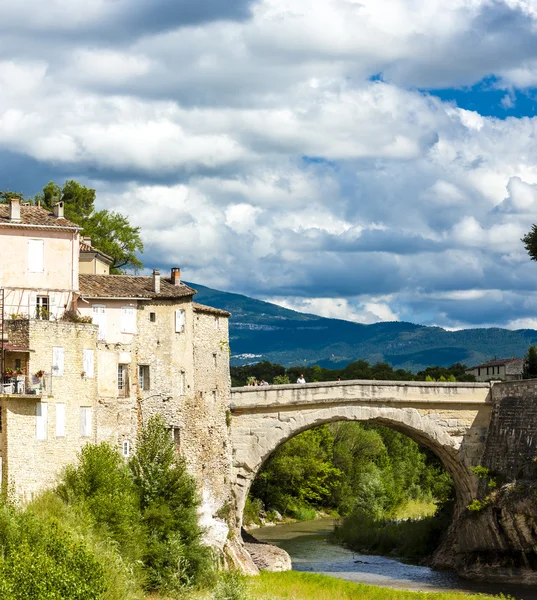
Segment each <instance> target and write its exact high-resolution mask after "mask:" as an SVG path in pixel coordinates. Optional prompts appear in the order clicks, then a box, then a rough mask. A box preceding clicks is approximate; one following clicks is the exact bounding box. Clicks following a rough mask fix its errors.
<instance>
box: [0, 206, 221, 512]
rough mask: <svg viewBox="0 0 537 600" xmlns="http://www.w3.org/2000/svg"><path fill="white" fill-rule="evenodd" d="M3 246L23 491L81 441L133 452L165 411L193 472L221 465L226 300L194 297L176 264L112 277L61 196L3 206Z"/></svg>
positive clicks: (8, 474)
mask: <svg viewBox="0 0 537 600" xmlns="http://www.w3.org/2000/svg"><path fill="white" fill-rule="evenodd" d="M0 256H2V264H1V266H0V365H1V373H2V374H3V377H2V379H1V382H2V388H1V389H0V398H1V431H0V460H1V477H2V481H3V482H5V483H9V486H10V487H11V488H12V489H13V490H14V492H15V493H16V495H17V496H19V497H21V498H23V499H27V500H28V499H30V498H32V497H33V496H34V495H35V494H36V493H37V492H39V491H41V490H43V489H44V488H46V487H47V486H50V485H51V484H52V483H53V482H54V481H55V478H56V476H57V474H58V473H59V472H60V471H61V469H62V468H63V467H65V466H66V465H67V464H70V463H72V462H73V461H74V460H75V458H76V455H77V452H78V451H79V450H80V449H81V447H82V446H84V445H85V444H86V443H87V442H94V443H97V442H101V441H107V442H110V443H111V444H113V445H114V446H116V447H117V448H118V449H119V450H120V452H121V453H122V454H123V456H124V457H129V456H130V455H131V453H132V452H133V450H134V445H135V443H136V435H137V432H138V430H139V428H140V426H141V425H142V424H144V423H145V422H147V420H148V418H149V417H150V416H151V415H154V414H157V413H159V414H161V415H163V416H164V418H165V421H166V425H167V427H168V428H169V431H170V436H172V437H173V440H174V443H175V446H176V449H177V450H178V452H180V453H181V454H183V455H184V456H185V457H187V461H188V465H189V470H190V471H191V472H192V473H193V474H195V476H196V478H197V480H198V481H204V480H205V481H207V480H209V479H211V477H212V476H214V474H215V473H224V474H225V473H226V472H227V470H228V468H229V467H228V465H229V457H228V454H229V452H230V450H229V448H228V445H227V436H226V432H225V426H224V427H222V424H223V423H224V418H225V410H226V407H227V403H228V398H229V387H230V378H229V351H228V348H229V345H228V317H229V313H228V312H226V311H223V310H218V309H215V308H211V307H209V306H204V305H202V304H198V303H196V302H195V301H194V297H195V294H196V291H195V290H194V289H192V288H191V287H189V286H187V285H185V284H184V283H183V282H182V281H181V270H180V269H179V268H173V269H171V272H170V273H169V274H167V276H166V275H164V274H162V275H161V273H160V272H159V271H158V270H156V269H155V270H153V273H152V275H150V276H133V275H111V274H110V273H109V270H110V265H111V263H112V260H111V258H110V257H108V256H107V255H106V254H104V253H103V252H101V251H100V250H98V249H96V248H94V247H93V246H92V242H91V239H89V238H87V237H82V236H81V228H80V227H79V226H78V225H76V224H74V223H72V222H70V221H69V220H68V219H66V218H65V216H64V203H63V202H62V201H60V202H57V203H56V204H55V205H54V207H53V211H52V212H50V211H49V210H47V209H45V208H43V207H40V206H34V205H27V204H24V203H21V201H20V199H18V198H12V199H11V200H10V201H9V203H7V204H0ZM201 417H203V418H201ZM209 437H210V439H211V441H210V445H211V447H213V448H214V447H218V448H220V453H219V455H214V454H213V455H211V460H210V463H211V464H209V461H208V459H207V457H206V456H204V455H203V450H202V449H203V448H204V447H206V446H208V445H209V440H208V438H209ZM212 489H213V491H214V489H215V487H214V486H213V487H212Z"/></svg>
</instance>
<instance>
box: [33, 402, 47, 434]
mask: <svg viewBox="0 0 537 600" xmlns="http://www.w3.org/2000/svg"><path fill="white" fill-rule="evenodd" d="M47 425H48V404H46V403H45V402H38V403H37V404H36V405H35V437H36V439H37V440H46V439H47Z"/></svg>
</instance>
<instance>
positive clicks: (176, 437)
mask: <svg viewBox="0 0 537 600" xmlns="http://www.w3.org/2000/svg"><path fill="white" fill-rule="evenodd" d="M172 436H173V442H174V444H175V449H176V450H177V452H179V450H180V449H181V429H179V427H172Z"/></svg>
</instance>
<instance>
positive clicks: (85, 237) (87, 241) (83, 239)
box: [82, 235, 91, 247]
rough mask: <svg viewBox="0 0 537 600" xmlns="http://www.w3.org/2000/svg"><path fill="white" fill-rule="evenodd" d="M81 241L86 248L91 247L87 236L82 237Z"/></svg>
mask: <svg viewBox="0 0 537 600" xmlns="http://www.w3.org/2000/svg"><path fill="white" fill-rule="evenodd" d="M82 241H83V242H84V244H87V245H88V246H90V247H91V238H90V237H88V236H87V235H84V236H82Z"/></svg>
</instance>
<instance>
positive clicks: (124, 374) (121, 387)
mask: <svg viewBox="0 0 537 600" xmlns="http://www.w3.org/2000/svg"><path fill="white" fill-rule="evenodd" d="M117 390H118V392H119V396H120V397H122V398H125V397H126V396H128V394H129V365H122V364H119V365H118V366H117Z"/></svg>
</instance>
